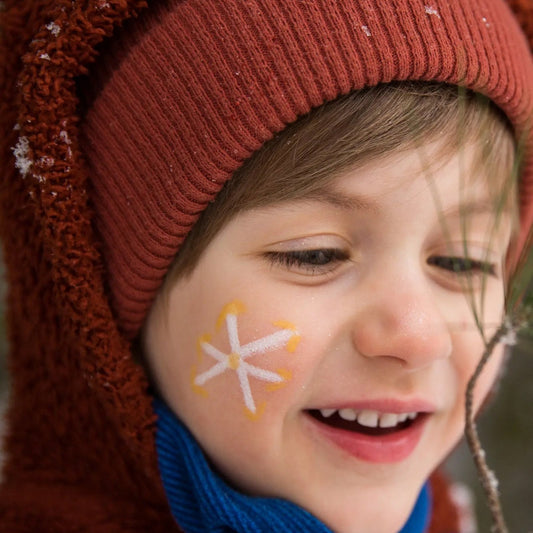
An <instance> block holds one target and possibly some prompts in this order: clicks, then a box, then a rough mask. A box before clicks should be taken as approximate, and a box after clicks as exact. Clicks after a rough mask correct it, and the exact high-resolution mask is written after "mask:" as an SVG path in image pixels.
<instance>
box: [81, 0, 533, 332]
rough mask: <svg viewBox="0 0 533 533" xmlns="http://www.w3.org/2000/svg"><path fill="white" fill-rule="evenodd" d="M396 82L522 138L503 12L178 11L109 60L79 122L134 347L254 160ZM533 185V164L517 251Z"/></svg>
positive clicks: (329, 1)
mask: <svg viewBox="0 0 533 533" xmlns="http://www.w3.org/2000/svg"><path fill="white" fill-rule="evenodd" d="M524 5H525V4H524ZM95 76H96V81H95ZM393 80H426V81H438V82H448V83H453V84H461V85H464V86H466V87H468V88H470V89H472V90H475V91H479V92H481V93H484V94H486V95H488V96H489V97H490V98H491V99H492V100H493V101H494V102H495V103H496V104H497V105H498V106H499V107H500V108H501V109H502V110H503V111H504V112H505V113H506V115H507V116H508V118H509V119H510V120H511V122H512V123H513V125H514V126H515V128H516V130H517V133H518V135H520V134H521V133H522V132H524V130H525V128H526V127H527V124H528V120H529V118H530V117H531V115H532V110H533V61H532V58H531V54H530V50H529V45H528V42H527V40H526V38H525V36H524V34H523V33H522V32H521V30H520V27H519V25H518V22H517V19H516V18H515V17H514V15H513V13H512V11H511V9H510V8H509V5H508V4H507V3H506V2H504V1H503V0H468V1H465V0H357V1H354V0H316V1H312V2H301V1H299V0H247V1H246V2H244V1H243V0H224V1H220V0H187V1H179V0H172V1H163V2H159V3H158V4H157V5H155V6H154V7H153V8H152V9H151V10H149V12H148V13H146V14H145V15H144V16H142V17H141V18H140V19H139V20H137V21H135V22H134V23H133V24H132V25H131V26H129V27H128V28H127V31H125V32H123V33H122V34H121V35H120V36H119V38H117V39H116V40H115V42H114V43H113V44H112V47H111V48H110V49H107V50H106V51H105V53H104V54H103V57H102V58H101V59H100V60H99V64H98V68H97V69H96V72H95V73H94V76H92V78H91V82H92V83H95V87H96V88H97V89H96V91H95V92H96V94H95V95H94V96H93V99H92V101H91V102H90V105H89V108H88V110H87V114H86V117H85V123H84V125H83V128H84V135H85V139H86V141H85V142H86V146H85V149H84V150H85V154H86V157H87V159H88V161H89V166H90V175H91V181H92V186H93V202H94V205H95V208H96V213H97V227H98V230H99V232H100V234H101V236H102V239H103V241H104V257H105V261H106V266H107V269H108V282H109V286H110V289H111V296H112V304H113V306H114V309H115V312H116V313H117V317H118V321H119V325H120V327H121V328H122V329H123V331H124V332H125V333H126V335H128V336H133V335H134V334H135V333H136V331H137V330H138V328H139V327H140V325H141V323H142V321H143V319H144V317H145V315H146V312H147V310H148V308H149V306H150V304H151V302H152V300H153V298H154V296H155V293H156V292H157V290H158V288H159V287H160V285H161V283H162V279H163V277H164V275H165V273H166V271H167V269H168V267H169V265H170V263H171V261H172V259H173V257H174V256H175V254H176V252H177V251H178V250H179V248H180V244H181V243H182V241H183V240H184V238H185V237H186V235H187V233H188V232H189V230H190V229H191V227H192V226H193V225H194V223H195V221H196V220H197V218H198V216H199V215H200V214H201V212H202V211H203V210H204V209H205V207H206V206H207V205H208V203H209V202H211V201H212V200H213V199H214V198H215V196H216V194H217V193H218V192H219V190H220V189H221V187H222V186H223V184H224V183H225V182H226V181H227V180H228V179H230V178H231V176H232V174H233V173H234V172H235V170H236V169H237V168H239V166H240V165H241V164H242V163H243V161H244V160H245V159H246V158H248V157H250V155H251V154H253V153H254V152H255V151H256V150H257V149H258V148H260V147H261V146H262V145H263V144H264V143H265V141H267V140H268V139H270V138H271V137H272V136H273V135H274V134H275V133H276V132H279V131H280V130H282V129H283V128H284V127H285V126H286V125H287V124H289V123H291V122H293V121H295V120H296V119H297V118H298V117H300V116H302V115H304V114H305V113H307V112H309V111H310V110H311V109H312V108H313V107H316V106H319V105H321V104H323V103H324V102H326V101H330V100H333V99H335V98H337V97H338V96H340V95H342V94H346V93H348V92H350V91H353V90H355V89H360V88H363V87H368V86H373V85H376V84H378V83H382V82H389V81H393ZM532 179H533V167H532V165H531V158H530V159H529V160H528V161H527V162H526V168H525V169H524V175H523V179H522V183H521V199H522V212H521V221H522V239H523V238H524V235H525V233H526V231H527V229H528V228H529V226H530V225H531V221H532V218H533V202H532V197H533V180H532Z"/></svg>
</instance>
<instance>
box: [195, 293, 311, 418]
mask: <svg viewBox="0 0 533 533" xmlns="http://www.w3.org/2000/svg"><path fill="white" fill-rule="evenodd" d="M204 324H205V330H203V331H199V332H198V335H197V336H196V337H195V338H194V340H193V342H192V343H190V342H189V348H188V351H189V352H190V351H194V352H196V353H195V355H194V356H193V357H190V358H189V360H190V367H189V369H188V372H189V375H190V381H189V384H188V387H189V390H190V391H191V392H192V393H194V396H195V397H196V399H197V401H198V402H203V404H204V405H205V407H206V408H207V409H215V410H217V411H219V410H228V409H229V410H231V411H232V415H235V412H234V411H238V412H239V415H240V416H244V417H246V418H248V419H251V420H257V419H259V418H261V417H262V416H263V414H264V412H265V410H266V409H267V408H268V405H269V403H270V402H271V399H275V398H276V395H277V393H278V391H280V390H282V389H284V388H286V387H287V386H289V385H290V384H291V382H292V380H293V378H294V369H295V367H296V366H297V365H294V359H295V358H296V357H297V355H296V352H297V347H298V344H299V342H300V337H301V335H300V332H299V330H298V327H297V325H296V324H294V323H292V322H290V321H288V320H286V317H284V316H283V315H282V314H280V313H279V311H278V312H275V311H273V310H263V309H261V310H256V309H253V310H252V309H250V310H249V309H248V307H247V306H246V305H245V304H244V303H243V302H241V301H240V300H233V301H230V302H228V303H227V304H226V305H224V306H223V307H222V309H221V310H220V312H219V314H218V316H217V318H216V320H214V321H213V323H212V324H206V323H205V322H204ZM200 405H201V403H199V404H198V406H200Z"/></svg>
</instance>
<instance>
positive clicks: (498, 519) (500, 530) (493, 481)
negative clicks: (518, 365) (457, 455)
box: [465, 319, 518, 533]
mask: <svg viewBox="0 0 533 533" xmlns="http://www.w3.org/2000/svg"><path fill="white" fill-rule="evenodd" d="M517 329H518V326H517V324H515V322H514V321H512V320H509V319H506V320H504V321H503V322H502V324H501V325H500V326H499V328H498V329H497V330H496V332H495V333H494V334H493V335H492V337H491V338H490V340H489V341H488V342H487V343H486V344H485V350H484V352H483V355H482V357H481V359H480V361H479V363H478V365H477V367H476V369H475V371H474V373H473V374H472V377H471V378H470V380H469V382H468V385H467V387H466V397H465V407H466V410H465V411H466V412H465V418H466V420H465V436H466V440H467V442H468V446H469V448H470V451H471V453H472V457H473V459H474V463H475V465H476V468H477V471H478V476H479V479H480V481H481V484H482V486H483V489H484V491H485V495H486V497H487V501H488V505H489V509H490V513H491V515H492V522H493V526H492V531H493V532H494V533H508V531H509V530H508V529H507V526H506V525H505V519H504V516H503V510H502V506H501V502H500V496H499V493H498V480H497V478H496V476H495V474H494V472H492V470H491V469H490V468H489V466H488V464H487V461H486V458H485V450H484V449H483V447H482V445H481V442H480V439H479V435H478V431H477V426H476V422H475V419H474V418H475V412H474V389H475V386H476V384H477V380H478V378H479V376H480V375H481V372H482V371H483V369H484V367H485V365H486V364H487V362H488V361H489V359H490V357H491V355H492V353H493V351H494V349H495V348H496V346H497V345H498V344H499V343H500V342H506V343H507V344H511V343H512V339H513V338H514V335H515V333H516V330H517ZM507 339H511V340H507Z"/></svg>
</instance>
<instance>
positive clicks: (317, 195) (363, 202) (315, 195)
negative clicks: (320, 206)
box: [302, 189, 379, 213]
mask: <svg viewBox="0 0 533 533" xmlns="http://www.w3.org/2000/svg"><path fill="white" fill-rule="evenodd" d="M302 199H303V200H313V201H318V202H322V203H325V204H329V205H332V206H333V207H336V208H340V209H343V210H346V211H351V210H354V209H355V210H358V211H372V212H374V213H377V212H378V211H379V209H378V206H377V205H376V203H375V202H374V201H372V200H370V199H369V198H367V197H365V196H353V195H348V194H344V193H342V192H340V191H335V190H333V191H332V190H329V189H317V190H314V191H311V192H310V193H308V194H306V195H304V197H303V198H302Z"/></svg>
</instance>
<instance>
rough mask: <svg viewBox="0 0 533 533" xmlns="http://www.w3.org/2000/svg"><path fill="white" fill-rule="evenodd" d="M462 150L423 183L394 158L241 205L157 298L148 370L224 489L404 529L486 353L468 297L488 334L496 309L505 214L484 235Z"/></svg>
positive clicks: (376, 528)
mask: <svg viewBox="0 0 533 533" xmlns="http://www.w3.org/2000/svg"><path fill="white" fill-rule="evenodd" d="M432 149H433V147H432V146H431V145H429V146H427V147H426V152H425V153H426V156H427V158H426V159H424V161H426V160H428V161H431V160H433V159H434V156H433V154H432V152H431V150H432ZM469 157H473V152H472V151H471V150H469V149H468V148H465V151H464V153H461V155H460V156H459V155H457V156H456V157H452V156H450V158H449V160H446V162H445V163H442V164H441V165H438V166H437V167H436V168H435V169H432V170H433V172H432V174H431V175H432V178H433V184H432V185H430V184H428V180H427V178H426V174H425V171H424V170H423V168H422V167H421V165H422V163H421V158H420V157H419V154H418V153H417V152H416V151H408V150H406V151H404V152H402V153H401V154H399V155H395V156H389V158H388V159H383V160H376V161H374V162H373V163H372V164H369V165H368V167H364V168H361V169H358V170H357V171H355V170H354V171H350V172H347V173H345V174H343V175H341V176H339V177H338V178H337V179H335V180H334V181H333V182H332V183H331V185H330V186H328V190H327V194H325V195H324V198H323V199H322V198H321V197H317V196H314V197H313V198H312V199H309V198H308V199H304V200H301V201H291V202H287V203H284V204H277V205H272V206H268V207H264V208H263V207H262V208H257V209H253V210H249V211H244V212H242V213H239V214H238V215H236V216H235V217H234V218H232V219H231V220H230V221H229V222H228V223H227V224H226V225H225V226H224V227H223V228H222V229H221V230H220V231H219V232H218V233H217V235H216V236H215V237H214V239H213V240H212V241H211V242H210V244H209V246H208V247H207V248H206V249H205V251H204V253H203V255H202V256H201V258H200V260H199V262H198V264H197V265H196V267H195V268H194V270H193V271H192V272H191V273H190V275H188V276H185V277H183V278H180V279H179V280H177V281H175V282H174V284H173V285H172V286H170V287H169V288H168V293H167V294H166V295H164V296H161V295H160V297H159V298H158V300H157V301H156V303H155V305H154V307H153V309H152V311H151V313H150V316H149V318H148V322H147V324H146V337H145V346H146V349H147V358H148V363H149V365H150V369H151V372H152V375H153V376H154V380H155V382H156V384H157V387H158V389H159V391H160V394H161V395H162V396H163V398H164V399H165V401H166V402H167V404H168V405H169V407H170V408H171V409H172V410H173V411H174V413H176V415H177V416H178V417H179V418H180V419H181V420H182V421H183V422H184V423H185V424H186V425H187V427H188V428H189V429H190V430H191V432H192V433H193V435H194V436H195V438H196V439H197V441H198V442H199V443H200V445H201V447H202V448H203V450H204V451H205V453H206V454H207V456H208V457H209V459H210V462H211V464H213V465H214V467H215V468H216V469H217V471H218V472H220V473H221V474H222V475H223V476H224V478H225V479H227V480H228V481H229V482H230V483H231V484H233V485H234V486H235V487H236V488H238V489H240V490H241V491H243V492H245V493H248V494H252V495H262V496H265V495H266V496H277V497H281V498H285V499H287V500H289V501H292V502H294V503H296V504H298V505H300V506H302V507H304V508H305V509H307V510H309V511H310V512H312V513H313V514H314V515H316V516H317V517H318V518H320V519H321V520H322V521H323V522H325V523H326V524H327V525H328V526H329V527H330V529H332V530H333V531H343V532H344V531H350V532H351V533H367V532H368V531H372V532H373V533H374V532H375V533H390V532H392V531H400V530H401V528H402V526H403V523H404V521H405V520H406V518H407V516H408V515H409V513H410V511H411V509H412V506H413V504H414V502H415V500H416V497H417V495H418V492H419V490H420V488H421V486H422V484H423V483H424V482H425V480H426V479H427V477H428V475H429V474H430V472H432V471H433V470H434V469H435V467H436V466H437V465H438V464H439V463H440V462H441V461H442V460H443V459H444V457H445V456H446V455H447V454H448V452H449V451H450V450H451V448H453V447H454V446H455V444H456V443H457V441H458V439H459V438H460V437H461V435H462V432H463V420H464V408H463V397H464V391H465V387H466V383H467V381H468V379H469V377H470V376H471V374H472V372H473V369H474V367H475V365H476V363H477V361H478V359H479V357H480V354H481V353H482V350H483V341H482V339H481V337H480V335H479V333H478V331H477V330H476V327H475V324H474V320H473V317H472V312H471V308H470V304H469V302H470V301H471V300H472V298H474V299H476V301H478V302H480V301H481V287H482V286H484V299H483V306H484V307H483V310H482V311H481V310H480V316H482V317H483V321H484V322H485V323H486V324H488V325H489V326H487V331H486V333H487V335H490V333H491V330H490V328H491V326H490V324H497V323H498V322H499V320H500V318H501V312H502V309H503V302H504V291H503V286H504V283H503V280H502V276H501V263H502V261H503V258H504V257H505V254H506V250H507V245H508V241H509V234H510V231H509V224H508V222H509V220H508V219H507V218H506V217H503V218H502V219H501V221H500V222H501V224H500V227H499V230H498V231H497V232H496V233H492V229H491V228H492V227H493V224H494V214H493V213H492V212H491V210H490V206H491V198H490V196H489V194H492V189H491V190H487V187H486V180H485V176H482V177H480V178H479V179H472V180H467V182H466V183H465V181H464V180H462V179H461V172H462V171H464V169H465V168H467V166H466V164H467V162H468V161H469V159H468V158H469ZM435 159H437V158H435ZM432 186H433V187H434V188H435V189H437V190H436V191H435V190H433V189H432ZM435 192H436V193H437V194H438V198H439V199H440V202H441V205H440V208H441V210H442V213H445V214H446V223H447V227H446V231H443V229H442V219H441V217H440V215H439V212H438V211H437V210H436V209H435V204H434V193H435ZM493 193H494V194H495V195H496V194H498V191H496V190H494V191H493ZM465 205H468V206H470V207H472V206H474V207H473V208H472V209H471V212H472V215H471V217H470V218H468V220H467V221H466V223H464V222H465V221H464V220H462V218H461V217H460V216H459V215H460V214H461V213H464V211H465V207H464V206H465ZM487 206H488V207H487ZM466 209H467V212H468V209H470V208H466ZM488 236H492V237H491V238H490V239H488ZM465 239H466V241H467V249H468V252H469V257H468V258H467V259H465V257H464V250H465V247H464V242H465ZM464 270H469V271H470V274H471V278H470V281H471V293H470V294H469V295H468V297H465V294H464V291H463V288H464V280H465V277H464V276H465V275H464ZM481 273H484V276H483V275H482V274H481ZM240 302H242V303H240ZM243 304H244V305H246V308H244V305H243ZM279 320H287V321H289V322H290V324H287V323H283V322H278V321H279ZM300 337H301V338H300ZM298 341H299V342H298ZM297 342H298V344H297V346H296V343H297ZM295 347H296V350H295V351H294V353H291V350H292V349H293V348H295ZM501 356H502V352H501V351H500V352H498V353H496V354H495V356H494V357H493V358H492V359H491V362H490V364H489V366H488V367H487V369H486V370H485V371H484V372H483V374H482V378H481V381H480V382H479V383H478V385H477V387H476V397H475V405H476V406H479V405H480V404H481V402H482V400H483V398H484V397H485V396H486V393H487V391H488V390H489V389H490V388H491V386H492V383H493V381H494V379H495V376H496V375H497V372H498V367H499V362H500V360H501ZM270 389H275V390H274V391H272V390H270ZM243 411H244V412H245V413H246V414H247V415H246V416H245V415H244V414H243ZM250 418H252V419H253V420H254V421H253V422H251V421H250ZM384 508H386V509H387V512H386V513H384V512H383V511H382V510H383V509H384ZM354 517H355V518H354Z"/></svg>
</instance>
